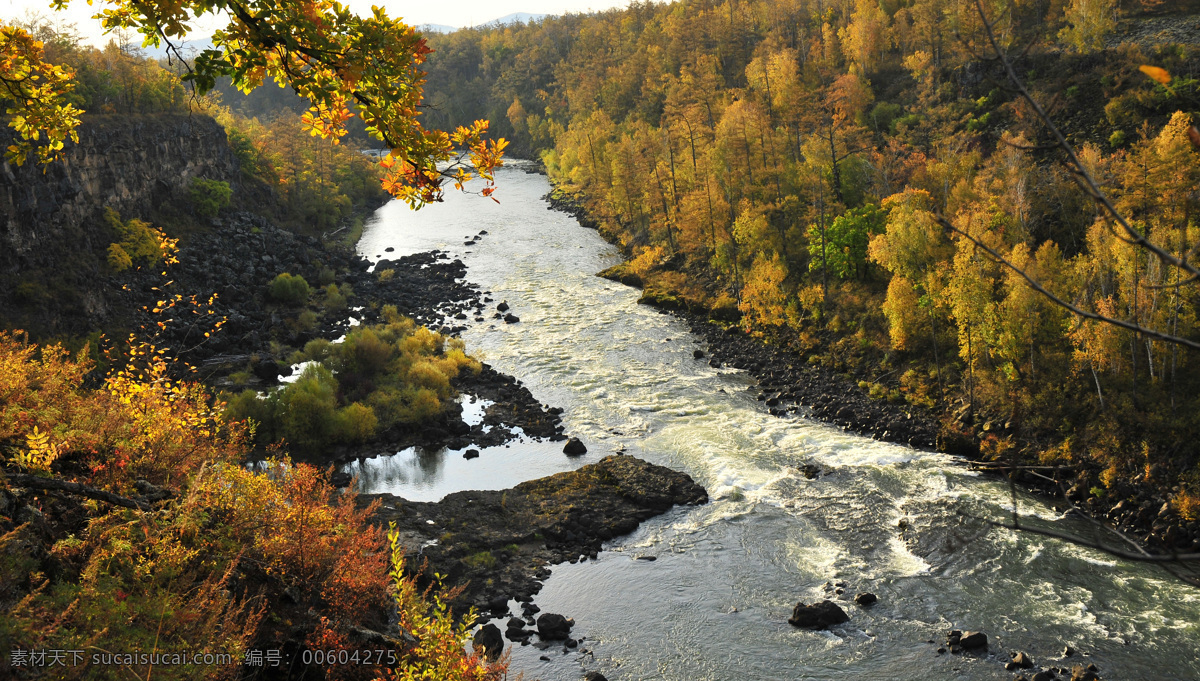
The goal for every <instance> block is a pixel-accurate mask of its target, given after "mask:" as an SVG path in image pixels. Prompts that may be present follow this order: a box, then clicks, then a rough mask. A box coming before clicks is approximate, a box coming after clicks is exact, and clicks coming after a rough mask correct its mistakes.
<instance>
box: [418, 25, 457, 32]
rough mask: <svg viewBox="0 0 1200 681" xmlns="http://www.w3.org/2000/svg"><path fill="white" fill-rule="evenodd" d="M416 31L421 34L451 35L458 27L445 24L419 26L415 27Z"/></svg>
mask: <svg viewBox="0 0 1200 681" xmlns="http://www.w3.org/2000/svg"><path fill="white" fill-rule="evenodd" d="M417 30H418V31H420V32H421V33H453V32H455V31H457V30H458V27H457V26H447V25H446V24H420V25H419V26H417Z"/></svg>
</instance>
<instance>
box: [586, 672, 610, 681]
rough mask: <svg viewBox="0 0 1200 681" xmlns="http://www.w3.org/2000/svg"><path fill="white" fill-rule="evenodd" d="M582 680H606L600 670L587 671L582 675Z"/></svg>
mask: <svg viewBox="0 0 1200 681" xmlns="http://www.w3.org/2000/svg"><path fill="white" fill-rule="evenodd" d="M583 681H608V679H607V678H605V676H604V675H603V674H601V673H600V672H588V673H586V674H584V675H583Z"/></svg>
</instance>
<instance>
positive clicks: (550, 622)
mask: <svg viewBox="0 0 1200 681" xmlns="http://www.w3.org/2000/svg"><path fill="white" fill-rule="evenodd" d="M537 629H538V636H540V637H542V640H545V641H561V640H564V639H566V638H567V637H568V636H570V634H571V624H570V623H569V622H568V621H567V618H566V617H563V616H562V615H556V614H554V613H552V612H548V613H546V614H544V615H542V616H541V617H539V618H537ZM496 631H497V632H499V629H497V630H496Z"/></svg>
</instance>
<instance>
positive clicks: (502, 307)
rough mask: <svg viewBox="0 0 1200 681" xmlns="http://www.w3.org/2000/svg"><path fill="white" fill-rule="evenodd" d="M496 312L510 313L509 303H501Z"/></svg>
mask: <svg viewBox="0 0 1200 681" xmlns="http://www.w3.org/2000/svg"><path fill="white" fill-rule="evenodd" d="M496 311H497V312H507V311H508V301H507V300H506V301H504V302H502V303H500V304H499V305H497V306H496Z"/></svg>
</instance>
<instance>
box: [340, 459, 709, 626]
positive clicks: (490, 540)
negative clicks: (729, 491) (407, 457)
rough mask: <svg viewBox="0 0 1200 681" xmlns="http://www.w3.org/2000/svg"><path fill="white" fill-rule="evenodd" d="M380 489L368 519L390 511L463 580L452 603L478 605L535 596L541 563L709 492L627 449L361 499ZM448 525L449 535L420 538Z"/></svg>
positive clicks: (416, 544) (440, 566) (439, 564)
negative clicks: (485, 485) (464, 485)
mask: <svg viewBox="0 0 1200 681" xmlns="http://www.w3.org/2000/svg"><path fill="white" fill-rule="evenodd" d="M376 499H379V500H380V501H381V502H382V505H380V506H379V507H378V509H377V511H376V513H375V515H374V516H372V522H374V523H377V524H379V525H381V526H383V527H387V526H388V524H389V523H390V522H393V521H394V522H395V523H396V528H397V530H399V531H401V532H402V533H403V534H404V535H405V536H406V537H408V542H409V543H408V544H407V545H408V546H409V547H411V548H410V550H412V551H413V552H414V553H415V552H416V551H418V550H420V551H421V552H422V556H423V557H424V558H428V559H429V571H430V572H438V573H441V574H443V575H447V576H448V578H449V579H450V580H453V582H454V583H456V584H463V585H465V589H464V591H463V594H462V596H460V598H459V599H458V600H457V601H456V603H455V605H456V606H460V605H461V606H464V608H465V607H467V606H471V605H474V606H475V607H476V608H478V609H481V610H482V609H484V608H487V607H488V604H489V600H490V599H491V597H492V596H494V595H496V594H505V595H506V596H510V597H512V598H515V599H516V600H518V601H520V602H522V603H524V602H527V601H529V600H531V598H530V597H531V595H532V594H535V593H537V591H538V590H539V588H540V584H539V582H540V580H543V579H545V578H546V577H547V576H549V574H550V571H549V569H548V567H547V566H549V565H554V564H555V563H561V562H565V561H568V560H571V559H572V558H574V559H576V560H578V558H579V556H580V555H595V553H596V552H598V551H599V550H601V549H602V548H603V546H604V542H605V541H608V540H610V539H613V538H615V537H619V536H621V535H623V534H628V533H629V532H632V531H634V530H635V529H637V526H638V524H639V523H640V522H642V521H643V520H646V519H647V518H651V517H653V516H655V515H658V514H659V513H663V512H665V511H667V510H669V509H670V508H672V507H673V506H674V505H676V504H702V503H705V502H707V501H708V493H707V492H705V490H704V488H703V487H701V486H700V485H697V484H696V482H695V481H694V480H692V479H691V478H690V477H689V476H687V475H686V474H684V473H679V472H677V471H673V470H671V469H669V468H664V467H662V466H656V465H654V464H651V463H648V462H646V461H642V460H641V459H637V458H635V457H632V456H606V457H604V458H603V459H601V460H600V461H598V462H597V463H594V464H589V465H586V466H581V467H580V468H579V469H577V470H574V471H568V472H564V473H558V474H556V475H551V476H549V477H545V478H540V479H537V480H530V481H528V482H523V483H521V484H520V485H517V486H516V487H514V488H512V489H508V490H484V491H478V490H477V491H466V492H455V493H454V494H450V495H447V496H446V497H445V498H444V499H442V500H441V501H440V502H433V503H430V502H412V501H408V500H405V499H401V498H400V497H395V496H392V495H388V494H360V495H358V497H357V502H358V503H360V504H362V505H363V506H364V507H366V506H367V505H369V504H371V502H373V501H374V500H376ZM427 521H433V523H432V524H430V523H428V522H427ZM451 527H452V528H453V535H454V536H453V541H440V542H438V543H436V544H426V542H428V541H429V540H431V539H440V538H441V537H442V536H443V535H444V534H445V533H446V531H447V528H451ZM485 551H487V552H490V553H492V555H493V556H494V557H495V558H496V559H497V560H496V562H495V563H494V564H488V563H482V562H480V563H473V562H471V561H466V560H464V558H466V557H470V556H473V555H477V554H479V553H482V552H485ZM505 600H507V599H503V600H501V604H502V609H503V610H502V612H503V614H504V616H505V617H507V616H508V608H507V605H506V604H505ZM489 609H490V608H489Z"/></svg>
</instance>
